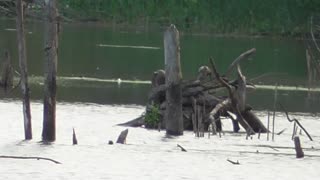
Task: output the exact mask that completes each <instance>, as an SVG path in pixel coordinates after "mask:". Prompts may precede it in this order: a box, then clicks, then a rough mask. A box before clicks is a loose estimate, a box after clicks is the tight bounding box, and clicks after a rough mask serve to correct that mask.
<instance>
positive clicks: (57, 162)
mask: <svg viewBox="0 0 320 180" xmlns="http://www.w3.org/2000/svg"><path fill="white" fill-rule="evenodd" d="M0 158H6V159H36V160H47V161H51V162H54V163H56V164H61V162H59V161H56V160H53V159H50V158H44V157H37V156H34V157H32V156H30V157H27V156H0Z"/></svg>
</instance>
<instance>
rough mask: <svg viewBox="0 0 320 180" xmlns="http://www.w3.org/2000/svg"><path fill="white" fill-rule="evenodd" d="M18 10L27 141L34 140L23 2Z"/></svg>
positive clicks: (19, 47)
mask: <svg viewBox="0 0 320 180" xmlns="http://www.w3.org/2000/svg"><path fill="white" fill-rule="evenodd" d="M16 9H17V21H16V25H17V39H18V50H19V66H20V73H21V90H22V96H23V100H22V102H23V117H24V133H25V139H32V128H31V112H30V89H29V85H28V70H27V54H26V41H25V32H24V24H23V21H24V20H23V18H24V17H23V14H24V13H23V10H24V8H23V2H22V0H17V1H16Z"/></svg>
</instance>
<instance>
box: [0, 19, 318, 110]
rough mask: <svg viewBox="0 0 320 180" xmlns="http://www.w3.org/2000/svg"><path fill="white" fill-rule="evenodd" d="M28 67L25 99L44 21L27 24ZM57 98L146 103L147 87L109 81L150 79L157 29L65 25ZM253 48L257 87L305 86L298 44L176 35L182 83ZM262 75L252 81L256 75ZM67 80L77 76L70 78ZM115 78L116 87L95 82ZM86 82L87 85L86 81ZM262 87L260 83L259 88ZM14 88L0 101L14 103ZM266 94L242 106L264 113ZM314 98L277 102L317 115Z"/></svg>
mask: <svg viewBox="0 0 320 180" xmlns="http://www.w3.org/2000/svg"><path fill="white" fill-rule="evenodd" d="M14 28H15V22H14V21H12V20H1V23H0V37H1V41H0V52H3V49H4V48H7V49H9V50H10V52H11V54H12V59H13V62H14V64H15V66H14V67H15V68H16V69H18V62H17V48H16V47H17V46H16V32H15V31H14ZM26 31H27V32H28V33H27V35H26V37H27V46H28V53H27V54H28V68H29V74H30V84H31V98H33V99H34V100H41V99H42V97H43V93H42V92H43V91H42V90H43V87H42V84H43V80H42V79H41V77H42V76H43V59H44V58H43V50H42V49H43V48H42V47H43V42H44V40H43V24H42V23H39V22H29V23H28V24H27V27H26ZM59 45H60V46H59V63H58V64H59V67H58V75H59V76H60V77H61V78H60V79H59V80H58V85H59V87H58V95H57V98H58V100H59V101H64V102H86V103H99V104H139V105H144V104H145V103H146V101H147V96H146V94H147V93H148V91H149V87H150V86H149V85H148V84H126V83H122V84H121V85H120V86H119V85H118V84H117V83H115V82H116V80H117V79H118V78H120V79H122V80H132V81H136V80H138V81H149V80H150V79H151V76H152V73H153V71H155V70H157V69H163V66H164V65H163V64H164V60H163V59H164V57H163V54H164V53H163V37H162V31H159V32H147V33H146V32H141V31H138V30H137V31H126V30H123V29H113V28H108V27H105V26H103V25H97V24H64V25H63V26H62V33H61V34H60V43H59ZM253 47H255V48H256V49H257V53H256V55H255V56H253V57H252V58H250V59H249V61H247V62H245V63H243V65H242V68H243V72H244V73H245V74H246V76H247V79H249V80H250V79H254V81H253V83H255V84H257V85H272V86H274V85H275V84H279V85H286V86H290V87H293V89H294V88H295V87H306V84H307V70H306V60H305V48H304V42H303V41H301V40H292V39H279V38H253V37H252V38H250V37H239V38H226V37H214V36H204V35H192V34H185V33H183V32H182V33H181V63H182V71H183V77H184V79H194V78H195V77H196V74H197V70H198V68H199V67H200V66H202V65H208V58H209V57H211V56H212V57H214V59H215V61H216V64H217V67H218V70H219V71H220V72H221V73H224V72H225V71H226V69H227V67H228V65H229V64H230V63H231V62H232V61H233V60H234V59H235V58H236V57H237V56H238V55H239V54H240V53H242V52H244V51H246V50H248V49H250V48H253ZM265 74H269V76H264V77H262V78H258V79H255V78H256V77H259V76H261V75H265ZM72 78H79V79H78V80H74V79H72ZM92 78H98V79H100V80H115V82H111V83H110V82H106V81H97V80H96V79H92ZM88 79H90V81H89V80H88ZM262 87H264V86H262ZM19 94H20V92H19V90H16V91H14V92H13V93H12V94H7V95H5V94H3V92H0V97H1V98H11V99H12V98H13V99H17V97H19V96H20V95H19ZM272 94H273V90H272V89H258V90H257V91H256V92H254V93H251V94H250V96H249V97H250V98H249V104H251V105H252V106H253V107H255V109H257V110H265V109H271V108H272V106H273V98H270V96H271V95H272ZM318 94H319V93H313V95H310V93H308V92H307V91H281V92H280V93H279V95H280V96H279V100H280V101H282V102H283V103H284V105H285V106H286V107H287V109H288V110H289V111H299V112H312V113H315V112H318V111H319V109H318V107H319V105H320V102H319V95H318Z"/></svg>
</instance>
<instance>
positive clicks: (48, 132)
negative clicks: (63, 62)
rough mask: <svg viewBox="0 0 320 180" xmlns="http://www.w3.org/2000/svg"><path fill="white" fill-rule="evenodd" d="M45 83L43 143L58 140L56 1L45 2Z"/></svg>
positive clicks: (57, 22) (57, 23)
mask: <svg viewBox="0 0 320 180" xmlns="http://www.w3.org/2000/svg"><path fill="white" fill-rule="evenodd" d="M45 2H46V4H45V18H46V25H45V28H46V30H45V47H44V51H45V67H44V69H45V73H44V76H45V82H44V102H43V129H42V140H43V141H55V139H56V90H57V84H56V74H57V62H58V26H59V21H58V11H57V2H56V0H47V1H45Z"/></svg>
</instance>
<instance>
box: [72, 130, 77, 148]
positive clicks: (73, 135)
mask: <svg viewBox="0 0 320 180" xmlns="http://www.w3.org/2000/svg"><path fill="white" fill-rule="evenodd" d="M72 144H73V145H77V144H78V139H77V135H76V132H75V130H74V128H72Z"/></svg>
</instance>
